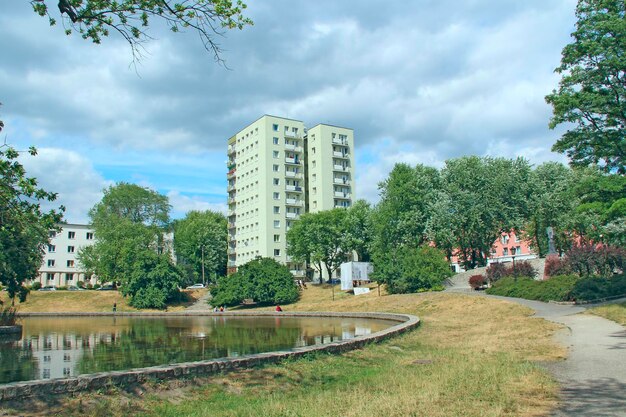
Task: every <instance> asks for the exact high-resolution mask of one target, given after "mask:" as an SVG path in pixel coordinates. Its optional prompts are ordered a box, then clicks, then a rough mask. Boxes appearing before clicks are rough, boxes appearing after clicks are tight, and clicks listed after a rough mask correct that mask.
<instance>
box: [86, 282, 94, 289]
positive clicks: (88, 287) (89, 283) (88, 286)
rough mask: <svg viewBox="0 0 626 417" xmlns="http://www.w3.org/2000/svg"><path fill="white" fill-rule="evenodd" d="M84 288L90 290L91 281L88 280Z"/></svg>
mask: <svg viewBox="0 0 626 417" xmlns="http://www.w3.org/2000/svg"><path fill="white" fill-rule="evenodd" d="M85 288H87V289H88V290H91V289H92V288H93V285H91V282H88V283H87V284H85Z"/></svg>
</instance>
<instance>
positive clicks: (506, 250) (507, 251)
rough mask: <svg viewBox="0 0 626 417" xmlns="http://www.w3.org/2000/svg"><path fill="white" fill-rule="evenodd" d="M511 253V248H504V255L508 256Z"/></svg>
mask: <svg viewBox="0 0 626 417" xmlns="http://www.w3.org/2000/svg"><path fill="white" fill-rule="evenodd" d="M508 254H509V248H504V249H502V255H504V256H507V255H508Z"/></svg>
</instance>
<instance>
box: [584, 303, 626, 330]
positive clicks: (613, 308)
mask: <svg viewBox="0 0 626 417" xmlns="http://www.w3.org/2000/svg"><path fill="white" fill-rule="evenodd" d="M587 312H588V313H591V314H595V315H596V316H600V317H604V318H605V319H609V320H613V321H614V322H616V323H618V324H621V325H622V326H626V303H621V304H608V305H604V306H600V307H595V308H592V309H590V310H587Z"/></svg>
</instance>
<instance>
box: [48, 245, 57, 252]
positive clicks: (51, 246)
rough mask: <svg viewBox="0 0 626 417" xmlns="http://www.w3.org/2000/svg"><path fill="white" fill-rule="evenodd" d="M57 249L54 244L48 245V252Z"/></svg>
mask: <svg viewBox="0 0 626 417" xmlns="http://www.w3.org/2000/svg"><path fill="white" fill-rule="evenodd" d="M56 250H57V247H56V246H54V245H48V252H50V253H53V252H55V251H56Z"/></svg>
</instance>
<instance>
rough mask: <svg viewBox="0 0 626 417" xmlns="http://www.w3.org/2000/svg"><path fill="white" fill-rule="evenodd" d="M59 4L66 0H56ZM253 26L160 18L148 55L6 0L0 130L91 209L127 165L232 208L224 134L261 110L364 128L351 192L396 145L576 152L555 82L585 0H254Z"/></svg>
mask: <svg viewBox="0 0 626 417" xmlns="http://www.w3.org/2000/svg"><path fill="white" fill-rule="evenodd" d="M48 3H49V4H50V6H51V7H55V6H56V1H52V0H49V1H48ZM247 3H248V8H247V9H246V12H245V13H246V15H247V16H248V17H250V18H251V19H252V20H253V21H254V26H251V27H246V28H245V29H244V30H242V31H239V30H232V31H228V32H227V33H226V34H225V36H224V37H219V38H216V41H217V42H218V43H219V44H220V46H221V48H222V49H223V52H222V56H221V57H222V59H223V60H224V61H225V65H219V64H217V63H216V62H215V60H214V59H213V56H212V55H211V54H209V53H207V52H206V51H205V50H204V48H203V46H202V44H201V43H200V39H199V38H198V36H197V34H195V33H193V32H185V33H172V32H169V31H168V30H167V28H165V27H162V25H160V24H158V23H156V22H155V23H154V24H152V25H151V27H150V28H149V31H150V34H151V36H152V38H153V39H152V40H151V41H149V42H148V43H147V44H146V45H145V48H146V52H145V54H144V57H143V58H142V59H141V61H140V62H138V63H135V64H133V56H132V52H131V50H130V48H129V46H128V44H127V43H126V42H125V41H124V40H123V39H122V38H120V37H119V36H116V35H115V34H111V36H110V37H108V38H105V39H104V40H103V42H102V43H101V44H99V45H96V44H93V43H91V42H90V41H85V40H83V39H82V38H81V37H80V36H77V35H76V34H73V35H71V36H66V35H65V33H64V28H63V25H62V24H58V25H57V26H55V27H50V26H49V25H48V21H47V19H45V18H42V17H39V16H38V15H36V14H35V13H34V12H33V11H32V8H31V6H30V2H29V1H28V0H11V1H6V0H5V1H2V2H1V3H0V51H1V52H0V102H1V103H2V107H0V120H3V121H4V123H5V129H4V130H3V132H2V140H4V141H6V143H8V144H10V145H12V146H14V147H16V148H18V149H23V150H25V149H27V148H28V147H29V146H31V145H34V146H36V147H37V149H38V155H37V156H35V157H30V156H28V155H27V154H24V156H22V157H21V162H22V163H23V164H24V166H25V167H26V169H27V173H28V175H29V176H34V177H36V178H37V179H38V181H39V184H40V185H41V186H42V187H43V188H45V189H46V190H48V191H53V192H56V193H58V199H57V201H56V202H55V203H56V204H57V205H58V204H63V205H64V206H65V207H66V213H65V219H66V221H68V222H70V223H85V222H88V211H89V209H90V208H91V207H93V205H94V204H96V203H97V202H98V201H99V200H100V198H101V197H102V190H103V189H104V188H106V187H108V186H110V185H113V184H115V183H116V182H119V181H125V182H131V183H136V184H139V185H141V186H145V187H149V188H151V189H154V190H156V191H158V192H160V193H162V194H164V195H167V196H168V197H169V199H170V203H171V205H172V217H174V218H180V217H183V216H184V215H185V213H186V212H188V211H190V210H207V209H211V210H219V211H225V210H226V197H227V193H226V171H227V170H226V164H225V161H226V141H227V139H228V138H229V137H231V136H232V135H233V134H235V133H236V132H237V131H239V130H240V129H241V128H243V127H245V126H246V125H247V124H249V123H251V122H252V121H254V120H256V119H257V118H259V117H260V116H262V115H263V114H272V115H276V116H283V117H288V118H292V119H297V120H302V121H303V122H304V123H305V125H306V126H313V125H315V124H317V123H328V124H333V125H339V126H345V127H350V128H352V129H354V135H355V148H356V150H355V154H356V192H357V198H363V199H366V200H368V201H370V202H372V203H376V202H377V201H378V198H379V197H378V184H379V182H380V181H383V180H384V179H385V178H386V176H387V175H388V173H389V172H390V171H391V169H392V168H393V166H394V164H395V163H397V162H406V163H409V164H418V163H421V164H426V165H430V166H435V167H438V168H440V167H442V166H443V165H444V163H445V160H447V159H450V158H457V157H461V156H464V155H480V156H501V157H507V158H514V157H517V156H523V157H525V158H527V159H528V160H529V161H530V162H531V163H532V164H535V165H537V164H541V163H543V162H545V161H553V160H554V161H560V162H564V163H566V162H567V161H566V158H565V157H564V156H563V155H560V154H555V153H552V152H551V151H550V149H551V147H552V145H553V144H554V142H555V141H556V140H557V139H558V138H559V136H560V135H561V134H562V133H563V130H562V129H556V130H550V129H549V128H548V122H549V119H550V116H551V108H550V106H549V105H547V104H546V102H545V99H544V97H545V96H546V95H547V94H549V93H550V92H551V91H552V90H553V89H554V88H556V86H557V84H558V81H559V78H560V77H559V76H558V74H556V73H554V69H555V68H556V67H557V66H558V65H559V62H560V58H561V50H562V49H563V47H564V46H565V45H566V44H567V43H569V42H571V38H570V34H571V33H572V32H573V31H574V24H575V16H574V11H575V6H576V1H575V0H549V1H546V0H465V1H458V0H418V1H411V2H407V1H400V0H385V1H377V0H360V1H336V0H334V1H333V0H318V1H315V2H312V1H305V0H290V1H287V0H265V1H257V0H248V1H247Z"/></svg>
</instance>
